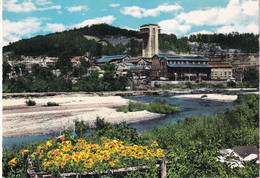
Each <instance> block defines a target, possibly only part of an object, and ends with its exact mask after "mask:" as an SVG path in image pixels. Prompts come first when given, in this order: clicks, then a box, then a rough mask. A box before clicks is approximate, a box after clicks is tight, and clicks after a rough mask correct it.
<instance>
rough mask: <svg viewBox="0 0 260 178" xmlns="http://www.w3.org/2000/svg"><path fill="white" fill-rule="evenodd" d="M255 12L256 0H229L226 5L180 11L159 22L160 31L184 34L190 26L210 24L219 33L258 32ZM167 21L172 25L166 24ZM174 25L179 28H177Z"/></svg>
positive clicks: (256, 12) (256, 7) (256, 9)
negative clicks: (170, 17) (172, 16)
mask: <svg viewBox="0 0 260 178" xmlns="http://www.w3.org/2000/svg"><path fill="white" fill-rule="evenodd" d="M257 14H258V4H257V1H252V0H247V1H246V0H244V1H241V0H230V1H229V3H228V4H227V6H226V7H208V8H205V9H199V10H193V11H189V12H181V13H180V14H179V15H177V16H176V17H175V18H174V19H168V20H164V21H161V22H159V24H162V25H161V26H162V32H165V33H176V34H179V35H186V33H187V32H189V31H190V30H191V27H192V26H201V27H204V26H211V29H215V31H214V32H221V33H228V32H232V31H238V32H240V33H251V32H253V33H258V28H257V16H258V15H257ZM167 21H168V22H169V23H172V24H173V25H172V26H170V24H169V25H168V24H167V23H166V22H167ZM174 26H175V27H174ZM176 27H178V28H181V29H179V30H178V29H177V28H176ZM185 32H186V33H185Z"/></svg>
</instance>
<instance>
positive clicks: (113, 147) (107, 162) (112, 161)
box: [31, 137, 164, 171]
mask: <svg viewBox="0 0 260 178" xmlns="http://www.w3.org/2000/svg"><path fill="white" fill-rule="evenodd" d="M57 140H58V139H53V140H50V141H47V142H46V144H45V145H40V146H38V148H37V151H35V152H33V153H32V154H31V158H32V159H33V160H34V161H35V162H36V161H40V162H41V166H42V169H43V170H44V171H51V170H53V169H56V170H57V169H58V170H59V171H62V170H68V169H69V170H74V169H73V168H75V169H76V168H77V169H79V167H80V170H81V171H90V170H94V169H96V168H97V167H100V166H103V167H104V166H106V167H104V169H111V168H114V167H117V168H119V167H124V166H125V165H127V163H126V162H130V161H131V162H132V161H140V160H141V161H142V160H144V161H146V162H147V163H149V162H150V161H151V160H152V159H153V160H156V159H158V158H161V157H164V155H163V150H162V149H160V148H157V147H158V144H157V142H156V141H154V142H153V143H152V144H151V146H138V145H129V146H127V145H124V144H123V142H122V141H119V140H111V141H110V140H109V139H108V138H106V137H104V138H102V141H103V142H102V144H101V145H99V144H91V143H87V141H86V140H84V139H79V140H77V141H74V142H73V141H71V140H65V138H64V137H60V140H59V141H57Z"/></svg>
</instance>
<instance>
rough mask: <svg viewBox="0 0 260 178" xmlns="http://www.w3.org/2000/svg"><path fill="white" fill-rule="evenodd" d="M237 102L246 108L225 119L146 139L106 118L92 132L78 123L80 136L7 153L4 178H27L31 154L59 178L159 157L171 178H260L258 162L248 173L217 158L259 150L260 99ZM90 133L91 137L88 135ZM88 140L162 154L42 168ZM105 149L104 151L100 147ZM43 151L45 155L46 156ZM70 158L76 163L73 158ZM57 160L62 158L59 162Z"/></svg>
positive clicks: (153, 171) (178, 126)
mask: <svg viewBox="0 0 260 178" xmlns="http://www.w3.org/2000/svg"><path fill="white" fill-rule="evenodd" d="M236 102H238V103H240V105H237V106H235V107H234V108H233V109H225V110H223V113H222V114H221V115H219V116H204V117H196V116H193V117H188V118H186V119H184V120H182V121H178V122H177V123H175V124H172V125H169V126H164V127H161V128H155V129H154V130H152V131H146V132H145V133H143V134H141V135H140V134H138V133H137V131H136V130H135V129H133V128H129V127H128V126H127V125H124V124H119V125H114V126H112V125H111V124H109V123H105V122H104V120H103V119H100V118H97V121H96V127H95V129H94V131H92V132H91V131H90V130H89V127H88V126H87V125H86V124H85V123H84V122H76V123H75V126H76V128H75V132H76V136H72V135H71V132H70V131H69V130H66V131H65V136H63V137H59V138H53V139H50V140H48V141H47V142H46V143H45V142H36V143H34V144H25V145H23V146H21V147H14V148H13V149H9V150H3V158H2V161H3V166H2V167H3V176H4V177H25V176H26V168H27V166H26V160H24V159H23V155H22V154H24V153H28V154H29V155H30V157H32V159H33V160H34V164H35V165H36V166H37V170H43V171H44V170H45V171H48V172H51V173H53V174H54V175H59V174H60V173H62V172H64V171H65V172H66V171H67V170H69V171H77V172H82V171H85V170H93V169H96V170H98V171H97V172H98V174H99V176H101V175H102V172H103V171H105V170H111V169H113V168H120V167H127V166H133V165H143V164H147V163H150V164H155V162H156V159H158V158H157V157H156V156H158V157H161V158H162V159H165V160H167V177H257V176H258V174H259V164H257V163H256V160H252V161H249V162H243V165H244V168H239V167H236V168H230V164H231V163H228V162H227V163H220V162H217V157H218V156H220V155H221V153H220V152H218V149H221V148H232V147H234V146H246V145H255V146H258V143H259V126H258V122H259V117H258V116H259V96H258V95H256V94H241V95H238V99H237V101H236ZM85 133H90V134H88V135H85ZM84 140H85V141H86V142H87V143H88V144H90V143H91V144H90V145H91V146H90V147H91V148H92V150H95V148H94V147H99V148H100V149H103V148H105V145H106V144H111V145H114V144H115V143H117V145H122V144H124V145H125V147H124V146H122V148H129V149H130V148H131V149H133V150H134V149H138V150H141V151H142V149H147V148H151V147H152V149H150V150H148V151H155V150H156V153H158V154H153V155H154V157H151V158H149V159H143V158H144V157H142V154H144V153H145V152H142V153H141V154H140V155H139V154H138V155H136V156H135V157H131V156H130V155H128V156H127V155H125V153H122V154H120V155H118V157H117V158H118V159H116V157H111V160H114V162H113V161H110V158H108V160H103V163H102V164H100V162H99V161H98V160H95V161H96V162H95V163H93V164H92V163H91V164H92V165H86V166H85V167H82V168H81V167H80V166H73V165H74V164H76V165H77V164H79V163H81V162H79V163H77V161H76V162H74V161H73V160H71V161H70V162H68V163H67V164H66V165H65V166H67V167H65V168H66V169H64V168H63V167H62V166H59V163H57V165H56V164H54V161H50V162H48V163H50V164H47V166H46V163H43V164H44V165H45V167H44V165H42V162H43V161H44V160H41V157H44V156H46V160H45V161H48V159H49V160H51V158H52V157H50V156H48V155H50V154H54V152H51V149H53V148H56V147H57V145H61V143H63V144H65V143H66V145H63V146H62V148H64V146H66V147H68V146H70V147H71V148H72V147H73V149H75V148H77V149H79V146H77V145H82V144H84V143H83V142H85V141H84ZM102 140H103V141H102ZM110 140H111V142H110ZM112 140H113V141H112ZM112 142H113V143H112ZM76 143H77V144H76ZM102 144H103V145H104V146H99V145H102ZM138 145H143V146H138ZM144 145H148V146H144ZM120 148H121V147H120ZM37 149H38V151H37ZM39 149H40V150H45V151H44V152H42V151H40V150H39ZM48 151H49V153H48ZM63 151H65V152H66V154H73V150H72V149H69V150H68V151H66V150H63ZM56 152H57V153H59V150H56ZM45 153H46V154H45ZM47 153H48V154H47ZM115 155H116V154H114V155H113V156H115ZM151 155H152V154H151ZM39 156H40V157H39ZM122 156H123V157H122ZM138 156H140V157H142V159H141V158H140V159H139V158H138ZM144 156H146V158H148V157H147V154H144ZM67 157H68V158H71V157H70V156H67ZM52 159H56V158H54V157H53V158H52ZM232 159H235V158H234V157H230V160H232ZM148 160H149V161H148ZM109 161H110V162H109ZM147 161H148V162H147ZM52 163H53V164H52ZM95 166H96V167H95ZM159 174H160V170H159V168H157V167H155V166H152V167H151V168H149V169H143V170H138V171H132V172H124V173H111V172H110V173H109V174H108V176H110V177H158V176H159Z"/></svg>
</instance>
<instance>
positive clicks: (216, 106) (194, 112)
mask: <svg viewBox="0 0 260 178" xmlns="http://www.w3.org/2000/svg"><path fill="white" fill-rule="evenodd" d="M172 96H173V95H164V96H131V97H125V98H127V99H131V100H135V101H141V102H153V101H155V100H161V101H165V102H166V103H168V104H173V105H176V106H179V107H180V108H181V111H180V112H176V113H174V114H168V115H166V116H164V117H161V118H157V119H153V120H147V121H143V122H138V123H133V124H130V125H129V126H130V127H132V128H136V129H137V130H138V132H139V133H143V132H145V131H149V130H152V129H154V128H155V127H162V126H164V125H170V124H174V123H175V122H177V121H178V120H183V119H185V118H186V117H188V116H207V115H219V114H221V113H222V111H223V109H225V108H232V107H234V106H235V105H238V103H236V102H219V101H210V100H201V99H178V98H172ZM59 134H60V133H52V134H46V135H34V136H25V137H12V138H3V140H2V147H3V148H4V149H10V148H12V147H14V146H19V145H22V144H23V143H33V142H35V141H44V140H46V139H48V138H51V137H54V136H58V135H59Z"/></svg>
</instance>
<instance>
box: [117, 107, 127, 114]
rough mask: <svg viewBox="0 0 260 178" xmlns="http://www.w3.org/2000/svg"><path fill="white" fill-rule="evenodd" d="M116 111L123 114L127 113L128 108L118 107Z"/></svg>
mask: <svg viewBox="0 0 260 178" xmlns="http://www.w3.org/2000/svg"><path fill="white" fill-rule="evenodd" d="M116 111H117V112H124V113H127V112H129V110H128V107H120V108H118V109H117V110H116Z"/></svg>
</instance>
